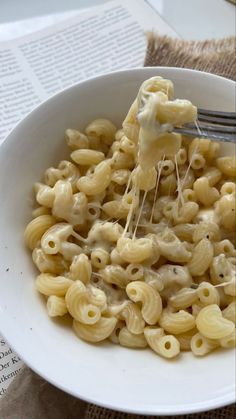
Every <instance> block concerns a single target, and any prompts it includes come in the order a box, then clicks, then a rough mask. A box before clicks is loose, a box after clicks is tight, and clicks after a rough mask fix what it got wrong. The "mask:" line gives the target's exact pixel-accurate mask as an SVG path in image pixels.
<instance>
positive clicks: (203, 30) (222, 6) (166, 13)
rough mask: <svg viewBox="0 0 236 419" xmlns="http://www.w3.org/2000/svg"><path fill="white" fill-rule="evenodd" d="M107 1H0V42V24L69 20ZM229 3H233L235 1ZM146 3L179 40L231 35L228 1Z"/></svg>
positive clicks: (0, 30) (162, 0) (232, 21)
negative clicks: (40, 18) (49, 18)
mask: <svg viewBox="0 0 236 419" xmlns="http://www.w3.org/2000/svg"><path fill="white" fill-rule="evenodd" d="M107 1H109V0H41V1H36V0H20V1H18V0H0V40H5V37H4V31H3V29H4V28H6V25H1V24H4V23H8V22H12V21H18V20H22V19H28V18H32V17H36V16H43V15H51V14H58V13H60V14H61V13H63V12H68V11H70V13H69V14H68V16H71V13H72V14H73V13H74V11H76V10H78V9H83V8H89V7H91V6H95V5H98V4H102V3H105V2H107ZM231 1H232V3H233V2H234V3H235V0H231ZM147 3H149V4H150V5H152V6H153V7H154V8H155V9H156V11H157V12H158V13H159V14H160V15H161V16H162V18H163V19H164V20H165V21H166V22H167V23H168V24H169V25H170V26H172V28H173V29H174V30H175V31H176V32H177V33H178V34H179V35H180V37H182V38H185V39H205V38H221V37H225V36H230V35H235V20H236V16H235V9H236V8H235V6H234V5H233V4H232V3H231V2H230V1H229V0H148V1H147ZM50 23H51V21H50ZM52 23H53V22H52ZM6 30H7V28H6ZM1 34H2V36H1Z"/></svg>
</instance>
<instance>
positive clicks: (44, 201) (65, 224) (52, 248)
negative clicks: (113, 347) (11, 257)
mask: <svg viewBox="0 0 236 419" xmlns="http://www.w3.org/2000/svg"><path fill="white" fill-rule="evenodd" d="M173 94H174V88H173V84H172V82H171V81H169V80H164V79H163V78H161V77H153V78H151V79H149V80H146V81H145V82H144V83H143V84H142V86H141V87H140V90H139V92H138V95H137V98H136V99H135V101H134V103H133V104H132V106H131V108H130V110H129V112H128V114H127V117H126V118H125V120H124V123H123V128H122V129H120V130H118V131H116V127H115V126H114V125H113V124H112V123H111V122H110V121H108V120H106V119H98V120H95V121H93V122H92V123H91V124H89V125H88V127H86V129H85V134H86V135H85V134H82V133H80V132H79V131H76V130H67V131H66V141H67V143H68V146H69V147H70V148H71V149H72V154H71V159H72V160H73V161H74V163H71V162H70V161H63V162H61V163H60V164H59V166H58V168H49V169H48V170H47V171H46V173H45V176H44V182H45V183H44V184H43V183H37V184H36V185H35V192H36V201H37V202H38V204H39V205H40V207H39V208H37V210H36V211H34V212H33V217H34V219H33V220H32V221H31V222H30V223H29V224H28V226H27V228H26V231H25V241H26V244H27V245H28V247H29V248H30V249H31V250H33V254H32V257H33V261H34V263H35V264H36V266H37V268H38V269H39V271H40V272H41V274H40V275H39V276H38V278H37V280H36V286H37V289H38V291H39V292H41V293H42V294H44V295H45V296H47V297H49V298H48V304H47V309H48V314H49V316H63V315H64V314H66V313H67V312H69V315H71V316H72V317H73V318H74V323H73V324H74V329H75V332H76V334H77V335H78V336H79V337H81V338H83V339H85V340H88V341H90V342H98V341H100V340H104V339H106V338H107V337H110V339H111V340H112V341H116V343H120V344H121V345H124V346H128V347H145V346H147V345H149V346H150V347H151V348H152V349H153V350H154V351H155V352H156V353H158V354H160V355H162V356H164V357H167V358H169V357H173V356H176V355H178V353H179V351H180V348H181V349H183V350H186V349H190V348H191V349H192V351H193V352H194V353H195V354H197V355H199V354H201V355H203V354H204V353H207V352H209V350H210V349H213V348H215V347H216V346H218V345H221V346H223V347H227V345H228V346H230V345H232V342H234V337H232V338H231V337H230V336H231V335H230V334H231V332H232V330H234V325H233V323H232V322H233V321H234V317H235V316H234V312H235V276H234V275H235V266H236V257H235V256H236V250H235V247H234V244H235V243H234V244H233V242H231V241H233V239H232V235H234V234H233V233H234V230H235V226H236V225H235V224H236V220H235V218H234V217H233V216H232V212H233V211H235V191H236V186H235V185H234V183H233V179H232V178H231V177H236V173H235V162H234V161H233V160H232V158H229V157H228V158H227V157H224V158H223V160H222V158H220V159H217V153H218V152H219V145H217V144H216V143H213V142H212V141H210V140H201V139H200V138H195V139H194V140H193V141H192V142H191V139H185V138H184V137H183V138H182V137H181V136H180V135H177V134H175V133H173V132H171V131H172V130H173V128H174V126H175V125H181V124H184V123H186V122H190V121H194V120H195V118H196V115H197V110H196V108H195V107H194V106H193V105H192V104H191V103H190V102H189V101H187V100H180V99H177V100H173ZM181 143H182V144H181ZM180 146H181V149H180ZM177 152H178V154H176V153H177ZM199 156H200V157H199ZM200 158H201V161H203V162H205V164H206V165H207V167H202V168H201V170H200V171H199V167H197V165H196V164H195V163H196V161H197V159H198V161H199V159H200ZM194 159H195V160H194ZM216 166H218V168H217V167H216ZM221 171H222V173H221ZM227 176H228V178H229V179H228V180H229V182H227V179H226V177H227ZM225 182H226V183H225ZM220 226H222V227H223V229H224V230H223V231H221V230H220ZM222 278H223V279H222ZM199 283H200V286H199ZM198 286H199V289H198ZM208 291H209V295H208ZM205 294H206V295H205ZM162 300H163V303H164V306H166V308H164V309H163V310H162V307H163V305H162ZM206 304H207V307H210V317H212V321H211V322H210V323H209V321H208V317H209V316H208V315H206V313H205V309H204V305H206ZM217 305H218V306H219V307H220V309H222V313H221V311H219V309H217V310H216V309H215V306H216V307H217ZM185 310H187V311H185ZM202 310H203V311H202ZM190 313H191V314H190ZM204 313H205V314H204ZM207 313H208V311H207ZM198 314H200V317H199V318H198V320H197V317H198ZM222 315H223V316H224V317H225V319H227V321H225V319H224V318H223V317H222ZM214 317H215V321H214ZM199 319H200V320H199ZM150 326H151V327H150ZM197 327H198V329H199V330H198V329H197ZM208 329H215V331H214V336H216V335H217V336H218V340H217V342H213V343H214V345H213V344H212V339H211V340H208V333H209V330H208ZM199 332H200V333H199ZM165 333H166V334H165ZM170 333H172V334H173V335H176V336H173V335H169V334H170ZM204 333H205V336H204ZM222 333H223V334H222ZM226 334H227V339H228V341H227V340H223V341H222V339H221V340H220V337H221V338H222V337H223V336H226ZM228 334H229V336H228ZM219 336H220V337H219ZM221 341H222V343H221ZM196 342H198V343H199V342H200V343H201V342H202V347H201V348H200V349H201V350H200V349H199V348H198V347H196V345H195V343H196ZM190 343H191V344H190ZM166 345H167V346H166ZM168 348H169V349H168Z"/></svg>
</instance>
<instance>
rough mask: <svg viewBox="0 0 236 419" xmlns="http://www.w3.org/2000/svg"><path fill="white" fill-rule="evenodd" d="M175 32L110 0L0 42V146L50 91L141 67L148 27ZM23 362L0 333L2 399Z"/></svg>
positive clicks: (140, 0)
mask: <svg viewBox="0 0 236 419" xmlns="http://www.w3.org/2000/svg"><path fill="white" fill-rule="evenodd" d="M152 30H155V31H158V32H159V33H161V34H168V35H171V36H175V37H176V36H177V34H176V33H175V32H174V30H173V29H171V28H170V27H169V26H168V25H167V24H166V23H165V22H164V21H163V20H162V18H161V17H160V16H159V15H158V14H157V13H156V12H155V10H154V9H153V8H152V7H151V6H149V5H148V4H147V3H146V2H145V1H144V0H114V1H110V2H108V3H106V4H104V5H101V6H98V7H93V8H91V9H90V10H88V11H85V12H82V13H80V14H79V15H78V16H75V17H72V18H70V19H67V20H65V21H64V22H61V23H58V24H56V25H53V26H51V27H49V28H46V29H44V30H41V31H38V32H35V33H33V34H31V35H27V36H25V37H23V38H18V39H17V40H14V41H8V42H0V144H1V142H2V141H3V140H4V138H5V137H6V135H7V134H8V133H9V131H10V130H11V129H12V127H13V126H14V125H15V124H16V123H17V122H18V121H19V120H20V119H22V118H23V117H24V116H25V115H26V114H27V113H28V112H29V111H31V110H32V108H34V107H35V106H37V105H38V104H39V103H40V102H42V101H43V100H45V99H46V98H47V97H49V96H50V95H53V94H54V93H57V92H58V91H60V90H62V89H64V88H66V87H68V86H70V85H72V84H74V83H76V82H78V81H81V80H84V79H86V78H88V77H92V76H95V75H98V74H102V73H107V72H109V71H115V70H119V69H122V68H131V67H138V66H142V65H143V61H144V57H145V49H146V37H145V32H146V31H152ZM21 366H22V362H21V360H20V358H19V357H18V356H17V355H15V354H14V353H13V352H12V350H11V349H10V348H9V347H8V345H7V343H6V342H5V339H4V338H1V336H0V397H1V396H2V395H3V394H4V393H5V392H6V388H7V387H8V385H9V384H10V382H11V380H12V379H13V378H14V377H15V376H16V374H17V373H18V372H19V371H20V368H21Z"/></svg>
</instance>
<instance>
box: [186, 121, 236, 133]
mask: <svg viewBox="0 0 236 419" xmlns="http://www.w3.org/2000/svg"><path fill="white" fill-rule="evenodd" d="M198 126H199V128H200V130H202V131H214V132H223V133H224V132H225V133H227V134H229V133H231V134H236V126H235V127H232V126H225V125H214V124H213V125H209V124H207V123H204V122H202V123H199V124H198ZM185 127H186V128H193V129H195V128H196V126H195V125H194V124H185Z"/></svg>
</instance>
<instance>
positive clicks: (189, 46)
mask: <svg viewBox="0 0 236 419" xmlns="http://www.w3.org/2000/svg"><path fill="white" fill-rule="evenodd" d="M144 65H145V66H166V67H182V68H194V69H196V70H201V71H206V72H208V73H214V74H217V75H219V76H222V77H227V78H229V79H232V80H236V38H235V37H233V36H232V37H229V38H224V39H219V40H215V39H214V40H206V41H185V40H183V39H173V38H170V37H168V36H155V34H153V33H149V34H148V47H147V53H146V58H145V64H144Z"/></svg>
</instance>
